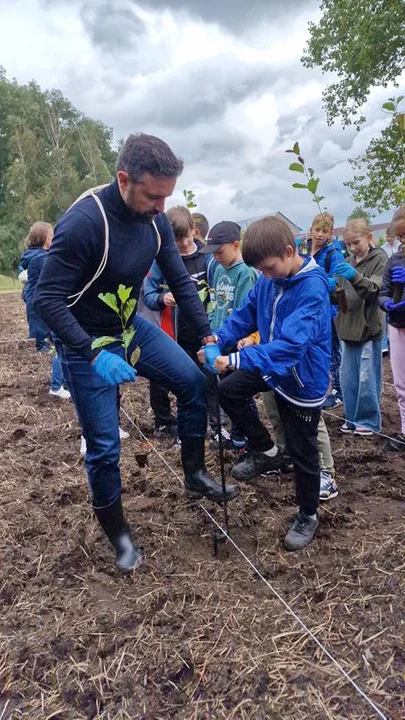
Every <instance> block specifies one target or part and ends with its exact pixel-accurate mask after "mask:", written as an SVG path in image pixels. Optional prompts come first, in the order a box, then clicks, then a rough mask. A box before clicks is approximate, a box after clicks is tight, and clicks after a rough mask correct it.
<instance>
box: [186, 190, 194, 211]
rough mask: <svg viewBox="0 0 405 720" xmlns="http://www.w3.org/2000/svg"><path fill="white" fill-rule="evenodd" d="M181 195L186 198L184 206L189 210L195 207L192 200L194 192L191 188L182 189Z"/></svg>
mask: <svg viewBox="0 0 405 720" xmlns="http://www.w3.org/2000/svg"><path fill="white" fill-rule="evenodd" d="M183 195H184V198H185V200H186V207H188V209H189V210H192V209H193V208H196V207H197V203H195V202H194V200H195V199H196V194H195V193H193V191H192V190H183Z"/></svg>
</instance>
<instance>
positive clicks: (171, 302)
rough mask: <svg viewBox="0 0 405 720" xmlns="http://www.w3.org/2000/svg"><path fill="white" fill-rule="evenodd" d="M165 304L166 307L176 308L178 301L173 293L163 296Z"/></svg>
mask: <svg viewBox="0 0 405 720" xmlns="http://www.w3.org/2000/svg"><path fill="white" fill-rule="evenodd" d="M163 302H164V304H165V305H168V306H169V307H176V301H175V299H174V297H173V293H171V292H167V293H165V294H164V295H163Z"/></svg>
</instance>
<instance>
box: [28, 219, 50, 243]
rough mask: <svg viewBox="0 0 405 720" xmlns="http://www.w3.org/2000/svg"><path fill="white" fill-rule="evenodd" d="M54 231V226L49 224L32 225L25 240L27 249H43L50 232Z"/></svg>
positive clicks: (38, 223) (36, 223)
mask: <svg viewBox="0 0 405 720" xmlns="http://www.w3.org/2000/svg"><path fill="white" fill-rule="evenodd" d="M50 230H52V225H51V224H50V223H47V222H35V223H34V224H33V225H31V227H30V229H29V233H28V235H27V237H26V238H25V242H24V244H25V247H27V248H41V247H44V245H45V243H46V238H47V237H48V233H49V231H50Z"/></svg>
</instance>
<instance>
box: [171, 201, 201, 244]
mask: <svg viewBox="0 0 405 720" xmlns="http://www.w3.org/2000/svg"><path fill="white" fill-rule="evenodd" d="M166 215H167V218H168V220H169V222H170V224H171V226H172V228H173V232H174V236H175V238H176V240H182V239H183V238H185V237H187V235H189V233H190V232H191V230H193V229H194V222H193V218H192V217H191V212H190V210H189V209H188V208H186V207H185V206H183V205H175V206H174V207H172V208H170V210H168V211H167V213H166Z"/></svg>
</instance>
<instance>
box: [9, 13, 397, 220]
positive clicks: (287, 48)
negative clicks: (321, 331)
mask: <svg viewBox="0 0 405 720" xmlns="http://www.w3.org/2000/svg"><path fill="white" fill-rule="evenodd" d="M0 13H1V22H0V64H1V65H3V66H4V67H5V68H6V71H7V75H8V77H9V78H11V77H15V78H16V79H17V80H18V81H19V82H28V81H29V80H31V79H35V80H36V81H37V82H38V83H39V84H40V85H41V87H42V88H43V89H46V88H52V87H55V88H58V89H60V90H61V91H62V92H63V93H64V95H66V96H67V97H68V98H69V99H70V100H71V101H72V102H73V104H74V105H75V106H76V107H77V108H78V109H79V110H81V111H82V112H84V113H86V114H87V115H89V116H91V117H93V118H96V119H100V120H102V121H103V122H105V123H106V124H107V125H110V126H111V127H112V128H113V129H114V133H115V137H116V138H117V139H118V138H120V137H124V136H126V135H127V134H129V133H130V132H136V131H140V130H141V131H144V132H148V133H152V134H155V135H158V136H160V137H162V138H163V139H165V140H166V141H167V142H168V143H169V144H170V145H171V147H172V148H173V150H174V151H175V152H176V153H177V154H178V155H180V156H181V157H182V158H183V159H184V162H185V171H184V174H183V176H182V177H181V178H180V180H179V183H178V189H177V191H176V194H175V195H174V196H173V202H169V204H168V206H170V204H174V202H181V199H182V196H181V191H182V190H183V188H187V189H192V190H194V192H195V193H196V194H197V197H198V209H199V210H200V211H201V212H204V213H205V214H206V215H207V216H208V219H209V221H210V222H211V224H213V223H214V222H217V221H219V220H222V219H230V220H242V219H245V218H247V217H256V216H259V215H264V214H266V213H269V212H275V211H278V210H279V211H281V212H283V213H284V214H285V215H287V216H288V217H289V218H291V219H292V220H293V221H294V222H295V223H297V224H298V225H299V226H301V227H302V228H303V229H307V227H308V226H309V224H310V221H311V218H312V217H313V215H314V214H315V212H316V206H315V205H314V204H313V203H312V201H311V196H310V195H309V194H308V193H307V192H306V191H303V190H301V191H299V190H294V189H292V188H291V182H294V181H296V180H299V177H298V176H295V177H294V175H293V173H291V172H290V171H289V170H288V165H289V162H291V155H286V154H285V150H286V149H287V148H288V147H292V145H293V143H294V141H295V140H299V141H300V144H301V151H302V154H303V155H304V157H305V159H306V160H307V161H308V163H309V164H310V165H311V166H312V167H314V168H315V170H316V172H317V173H318V174H319V175H320V177H321V185H320V189H321V190H322V194H323V195H325V196H326V203H327V206H328V209H329V210H330V211H331V212H332V213H334V215H335V218H336V223H337V225H341V224H344V221H345V219H346V217H347V215H348V214H349V213H350V212H351V211H352V209H353V207H354V203H353V202H352V200H351V198H350V192H349V191H348V189H347V188H344V187H343V182H344V181H345V180H348V179H350V178H351V177H352V173H351V169H350V166H349V165H348V162H347V158H349V157H355V156H356V155H358V154H360V153H361V152H362V151H364V149H365V148H366V146H367V145H368V143H369V141H370V140H371V138H372V137H374V136H376V135H378V134H379V132H380V130H381V129H382V128H383V127H384V126H385V125H386V124H387V119H386V117H385V116H384V114H383V112H382V111H381V110H380V106H381V104H382V102H384V101H385V100H386V99H387V97H388V96H389V94H390V90H389V89H388V90H387V89H381V90H375V91H374V92H373V93H372V95H371V97H370V101H369V103H368V105H367V107H366V115H367V118H368V119H367V123H366V125H365V126H364V127H363V129H362V130H361V131H360V132H356V131H355V130H354V129H351V128H349V129H346V130H342V128H341V126H340V124H339V123H337V124H336V125H334V126H333V127H328V126H327V124H326V120H325V113H324V111H323V109H322V102H321V92H322V89H323V87H324V85H325V83H326V80H327V79H326V78H325V77H324V76H322V74H321V73H320V72H319V71H314V70H306V69H304V68H303V67H302V65H301V63H300V57H301V56H302V52H303V49H304V47H305V44H306V39H307V36H308V30H307V25H308V22H309V21H311V20H312V21H316V20H317V18H318V17H319V2H317V1H316V0H281V1H280V0H150V2H149V1H148V0H139V2H136V3H135V2H132V0H70V1H69V2H63V1H60V0H13V2H11V0H0ZM394 92H396V93H397V94H399V90H398V91H397V90H395V91H394ZM389 217H390V214H386V215H384V216H379V217H378V220H381V221H383V220H385V219H389ZM374 222H376V220H374Z"/></svg>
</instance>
